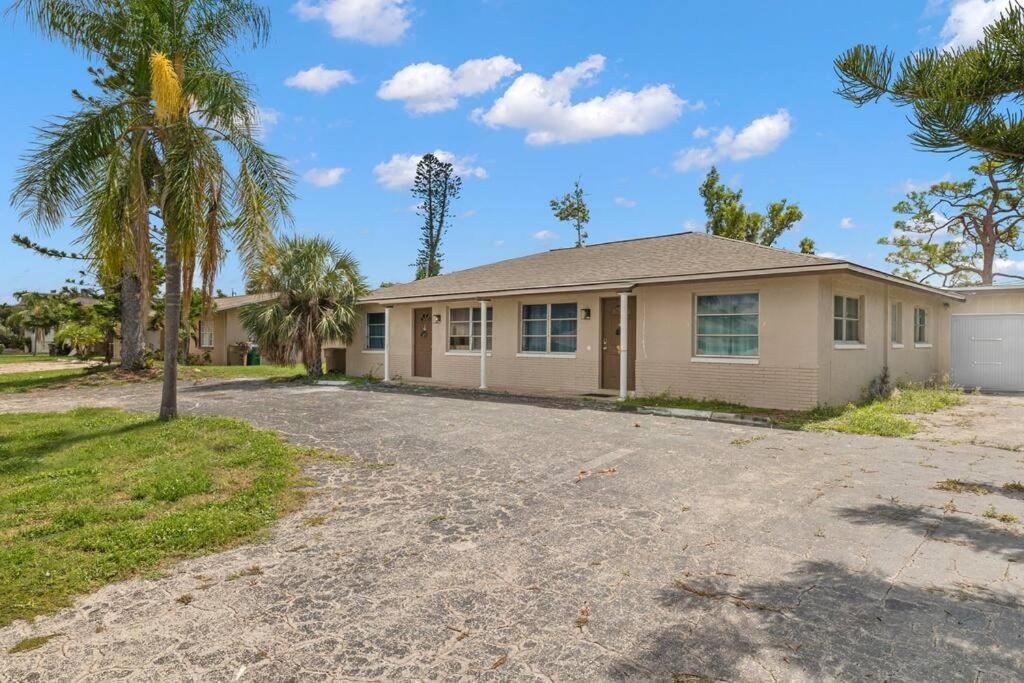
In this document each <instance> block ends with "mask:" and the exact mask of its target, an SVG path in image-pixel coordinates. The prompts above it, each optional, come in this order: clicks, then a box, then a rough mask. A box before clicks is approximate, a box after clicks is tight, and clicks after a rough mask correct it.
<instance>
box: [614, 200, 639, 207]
mask: <svg viewBox="0 0 1024 683" xmlns="http://www.w3.org/2000/svg"><path fill="white" fill-rule="evenodd" d="M613 201H614V202H615V203H616V204H618V205H619V206H623V207H625V208H627V209H632V208H633V207H634V206H636V200H635V199H626V198H625V197H616V198H615V199H614V200H613Z"/></svg>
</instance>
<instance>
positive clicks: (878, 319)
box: [345, 233, 965, 409]
mask: <svg viewBox="0 0 1024 683" xmlns="http://www.w3.org/2000/svg"><path fill="white" fill-rule="evenodd" d="M964 298H965V297H964V296H963V295H962V294H959V293H955V292H948V291H944V290H941V289H937V288H934V287H930V286H927V285H922V284H918V283H916V282H911V281H908V280H904V279H901V278H898V277H894V276H892V275H889V274H886V273H883V272H880V271H877V270H873V269H871V268H866V267H863V266H859V265H857V264H854V263H850V262H847V261H843V260H840V259H834V258H824V257H820V256H812V255H806V254H798V253H794V252H790V251H784V250H782V249H775V248H770V247H763V246H760V245H756V244H751V243H748V242H742V241H737V240H731V239H726V238H722V237H715V236H712V235H707V234H703V233H682V234H676V235H666V236H663V237H651V238H644V239H634V240H625V241H620V242H610V243H606V244H595V245H590V246H586V247H582V248H566V249H555V250H552V251H548V252H544V253H539V254H533V255H530V256H524V257H522V258H516V259H510V260H507V261H501V262H498V263H493V264H490V265H485V266H480V267H477V268H470V269H468V270H463V271H458V272H454V273H450V274H446V275H440V276H437V277H432V278H427V279H424V280H418V281H416V282H411V283H408V284H401V285H393V286H390V287H386V288H383V289H378V290H375V291H373V292H371V293H370V294H369V295H367V296H366V297H364V298H363V299H362V300H361V309H362V312H363V313H364V316H363V317H364V320H363V323H362V324H361V325H360V326H359V327H358V329H357V333H356V338H355V339H354V340H353V343H352V344H351V345H350V346H349V349H348V351H347V353H346V356H347V357H346V360H345V362H346V371H347V372H348V373H349V374H356V375H360V374H374V375H377V376H382V377H384V378H385V379H387V380H393V379H399V378H400V379H401V380H403V381H409V382H417V383H424V384H441V385H452V386H464V387H475V386H479V387H491V388H495V389H506V390H511V391H520V392H555V393H560V394H613V395H614V394H616V393H617V394H619V395H620V396H625V395H626V394H627V392H633V391H635V392H636V393H637V394H656V393H661V392H668V393H671V394H674V395H682V396H689V397H694V398H708V399H719V400H724V401H731V402H736V403H742V404H746V405H752V406H763V407H773V408H792V409H803V408H810V407H813V406H816V405H819V404H841V403H845V402H848V401H854V400H857V399H858V398H859V397H860V396H861V394H862V392H863V390H864V388H865V387H866V386H867V385H868V383H869V382H870V381H871V380H872V379H874V378H876V377H878V376H879V375H880V374H881V373H882V369H883V368H884V367H888V369H889V372H890V375H891V376H892V377H893V378H894V379H896V380H913V381H926V380H930V379H935V378H939V377H941V376H942V375H943V374H945V373H946V372H947V371H948V367H949V343H950V339H949V329H950V309H951V306H954V305H956V304H959V303H960V302H962V301H963V300H964ZM485 320H486V326H482V325H481V322H482V321H485ZM622 329H625V330H627V334H626V335H625V336H624V338H623V336H622V335H620V330H622ZM485 330H486V331H485ZM482 338H486V340H487V341H486V345H487V348H488V353H487V354H486V355H482V354H481V352H480V349H481V346H482V342H481V339H482ZM623 376H625V377H626V378H627V380H626V382H625V383H623V382H622V381H621V378H622V377H623Z"/></svg>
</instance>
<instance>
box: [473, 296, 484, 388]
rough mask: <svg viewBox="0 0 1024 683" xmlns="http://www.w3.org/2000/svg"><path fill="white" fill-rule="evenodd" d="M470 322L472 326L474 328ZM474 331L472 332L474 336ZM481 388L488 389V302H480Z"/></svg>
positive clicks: (482, 300)
mask: <svg viewBox="0 0 1024 683" xmlns="http://www.w3.org/2000/svg"><path fill="white" fill-rule="evenodd" d="M472 324H473V323H472V321H470V326H472ZM472 332H473V330H472V329H471V330H470V333H471V334H472ZM480 388H481V389H486V388H487V300H486V299H481V300H480Z"/></svg>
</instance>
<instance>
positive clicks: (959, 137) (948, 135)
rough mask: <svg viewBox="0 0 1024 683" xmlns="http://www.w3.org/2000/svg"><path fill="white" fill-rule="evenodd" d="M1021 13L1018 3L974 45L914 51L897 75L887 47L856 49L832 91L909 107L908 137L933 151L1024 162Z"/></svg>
mask: <svg viewBox="0 0 1024 683" xmlns="http://www.w3.org/2000/svg"><path fill="white" fill-rule="evenodd" d="M1022 52H1024V10H1022V8H1021V5H1020V4H1018V3H1017V2H1014V3H1009V6H1008V7H1007V9H1006V11H1005V12H1003V14H1002V16H1001V17H1000V18H999V19H998V20H997V21H996V22H994V23H992V24H990V25H989V26H987V27H986V28H985V35H984V38H982V40H981V41H979V42H978V43H977V44H976V45H974V46H972V47H967V48H964V47H954V48H945V49H935V48H930V49H924V50H918V51H916V52H913V53H911V54H909V55H908V56H906V57H904V58H903V60H902V61H901V62H900V63H899V66H898V67H897V69H896V72H895V73H894V62H895V57H894V54H893V52H892V51H890V50H889V49H888V48H883V49H879V48H877V47H874V46H871V45H857V46H856V47H853V48H851V49H849V50H847V51H846V52H844V53H843V54H841V55H839V57H838V58H836V60H835V70H836V74H837V75H838V76H839V83H840V86H839V89H838V90H837V93H838V94H839V95H840V96H842V97H844V98H845V99H847V100H849V101H851V102H853V103H854V104H856V105H857V106H862V105H864V104H866V103H868V102H876V101H878V100H879V99H881V98H882V97H888V98H889V99H890V100H891V101H892V102H894V103H895V104H896V105H897V106H909V107H910V108H911V110H912V113H911V116H910V121H911V123H912V124H913V125H914V127H915V128H916V130H915V132H914V133H912V134H911V136H910V138H911V140H913V141H914V143H916V144H917V146H919V147H921V148H923V149H928V150H932V151H936V152H953V153H962V152H966V151H974V152H980V153H982V154H985V155H987V156H989V157H992V158H994V159H996V160H997V161H1006V160H1013V161H1015V162H1017V163H1018V164H1024V118H1022V116H1021V111H1020V103H1021V99H1022V96H1024V70H1022V69H1021V67H1020V64H1021V58H1020V55H1021V53H1022Z"/></svg>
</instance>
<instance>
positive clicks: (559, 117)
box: [472, 55, 689, 145]
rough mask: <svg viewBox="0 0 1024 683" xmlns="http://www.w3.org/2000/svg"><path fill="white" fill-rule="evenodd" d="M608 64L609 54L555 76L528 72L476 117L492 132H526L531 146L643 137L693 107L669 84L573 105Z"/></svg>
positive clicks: (616, 92)
mask: <svg viewBox="0 0 1024 683" xmlns="http://www.w3.org/2000/svg"><path fill="white" fill-rule="evenodd" d="M604 64H605V58H604V56H602V55H591V56H590V57H587V59H585V60H584V61H582V62H580V63H579V64H577V65H575V66H570V67H567V68H565V69H562V70H561V71H559V72H557V73H555V74H554V75H553V76H552V77H551V78H544V77H543V76H540V75H538V74H535V73H526V74H523V75H522V76H519V77H518V78H516V80H514V81H513V82H512V84H511V85H510V86H509V87H508V89H507V90H505V92H504V93H503V94H502V95H501V97H499V98H498V99H497V101H495V102H494V104H493V105H491V108H490V109H487V110H484V109H477V110H475V111H474V112H473V115H472V118H473V120H475V121H477V122H480V123H484V124H487V125H488V126H490V127H492V128H500V127H508V128H523V129H525V130H526V131H527V134H526V142H527V143H528V144H531V145H549V144H552V143H569V142H583V141H586V140H593V139H596V138H604V137H609V136H612V135H642V134H644V133H647V132H650V131H652V130H656V129H658V128H663V127H665V126H667V125H668V124H670V123H672V122H673V121H675V120H676V119H677V118H679V115H680V114H681V113H682V111H683V109H684V108H685V107H687V106H689V103H688V102H687V101H686V100H682V99H680V98H679V97H677V96H676V95H675V93H673V92H672V89H671V88H670V87H669V86H668V85H664V84H662V85H648V86H645V87H643V88H641V89H640V90H639V91H637V92H629V91H626V90H613V91H612V92H610V93H608V94H607V95H605V96H604V97H594V98H591V99H589V100H587V101H585V102H576V103H573V101H572V92H573V90H574V89H576V88H577V87H578V86H579V85H581V84H584V83H589V82H591V81H593V80H594V78H595V77H596V76H597V74H599V73H600V72H601V71H603V70H604Z"/></svg>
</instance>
